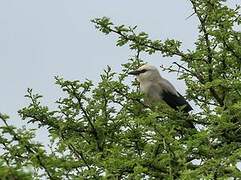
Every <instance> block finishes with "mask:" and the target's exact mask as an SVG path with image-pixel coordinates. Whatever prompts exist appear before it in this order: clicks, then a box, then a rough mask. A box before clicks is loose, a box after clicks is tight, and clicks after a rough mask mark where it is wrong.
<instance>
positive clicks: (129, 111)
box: [0, 0, 241, 179]
mask: <svg viewBox="0 0 241 180" xmlns="http://www.w3.org/2000/svg"><path fill="white" fill-rule="evenodd" d="M190 3H191V4H192V6H193V10H194V14H193V15H195V16H196V17H197V18H198V20H199V22H200V24H199V27H198V30H199V37H198V39H197V40H196V42H195V49H194V50H187V51H186V52H184V51H182V50H180V47H181V42H180V41H177V40H172V39H168V40H165V41H161V40H151V39H150V38H149V37H148V34H146V33H144V32H138V31H137V27H133V28H132V27H127V26H125V25H120V26H115V25H114V24H113V23H112V22H111V21H110V19H108V18H106V17H103V18H97V19H94V20H92V22H93V23H94V24H95V26H96V28H97V29H99V30H100V31H101V32H103V33H105V34H107V35H108V34H110V33H114V34H117V35H118V37H119V39H118V40H117V45H118V46H123V45H129V47H130V49H132V50H135V51H136V52H137V56H136V57H134V58H133V59H131V60H130V61H129V62H128V63H126V64H123V71H122V72H121V73H120V74H117V73H115V72H113V71H112V70H111V68H110V67H109V66H108V67H107V68H106V70H105V71H104V72H103V73H102V74H101V75H100V77H101V80H100V82H99V83H98V84H97V85H94V84H93V83H92V81H90V80H86V81H84V82H80V81H78V80H75V81H68V80H64V79H63V78H60V77H55V79H56V84H57V85H58V86H59V87H60V88H61V89H62V90H63V92H64V93H65V95H64V97H61V98H60V99H59V100H57V101H56V103H57V105H58V108H57V109H55V110H50V109H49V108H48V107H47V106H44V105H42V103H41V98H42V96H41V95H38V94H35V93H33V91H32V90H31V89H28V93H27V95H26V97H27V98H28V99H29V100H30V104H29V106H27V107H24V108H23V109H21V110H20V111H19V115H20V117H21V118H22V119H23V120H26V121H27V122H28V123H34V124H37V125H38V127H39V128H43V129H44V128H46V129H47V131H48V133H49V138H50V142H49V143H48V146H49V150H46V148H45V146H44V145H43V144H40V143H37V142H35V141H34V140H33V139H34V137H35V134H36V130H35V129H26V128H22V129H20V128H17V127H14V126H12V125H9V123H8V120H7V119H8V116H6V115H3V114H1V116H0V119H1V120H2V126H1V127H0V133H1V136H0V137H1V138H0V144H1V147H2V148H3V150H2V152H1V153H2V156H1V157H0V160H1V161H0V162H2V163H1V166H0V175H1V174H5V172H6V174H8V173H9V172H13V174H15V176H17V175H18V176H23V177H22V179H27V177H29V174H28V172H25V170H26V169H28V171H29V172H31V174H32V177H33V178H34V179H41V178H43V177H44V176H47V177H48V179H227V178H231V177H232V178H241V172H240V170H239V169H238V168H237V163H238V162H240V158H241V147H240V143H241V135H240V134H241V128H240V127H241V120H240V118H241V113H240V110H241V91H240V89H241V81H240V79H241V73H240V68H241V43H240V42H241V33H240V32H239V31H237V30H235V27H236V26H238V25H240V23H241V18H240V15H239V7H238V6H237V8H236V9H230V8H228V7H227V6H226V5H225V3H224V2H223V1H221V0H190ZM141 52H142V53H149V54H153V53H159V52H160V53H162V54H163V55H164V56H170V57H171V56H178V57H180V62H182V63H184V64H179V63H177V62H175V63H174V64H175V65H176V66H170V67H167V68H164V70H169V71H171V72H179V75H180V77H179V78H180V79H183V80H185V82H186V85H187V98H189V99H191V100H193V101H194V102H195V103H196V106H197V107H198V108H200V112H195V113H193V114H192V115H190V116H186V115H184V114H183V113H182V112H177V111H174V110H172V109H170V108H169V107H166V106H164V105H163V104H158V105H156V106H155V107H146V105H145V104H144V103H143V101H142V97H143V95H142V94H140V93H139V91H138V89H139V87H138V84H137V83H136V82H135V81H133V82H132V86H131V87H130V86H128V85H127V83H126V77H127V73H128V72H129V71H130V70H133V69H136V68H137V67H138V66H140V64H142V63H143V62H142V61H141V60H140V59H139V54H140V53H141ZM187 121H193V122H195V123H196V124H197V126H199V127H201V129H200V130H199V131H194V130H192V129H188V128H186V127H185V122H187ZM3 176H4V175H3ZM24 176H26V178H24ZM6 179H10V178H6ZM15 179H16V178H15ZM19 179H21V178H20V177H19Z"/></svg>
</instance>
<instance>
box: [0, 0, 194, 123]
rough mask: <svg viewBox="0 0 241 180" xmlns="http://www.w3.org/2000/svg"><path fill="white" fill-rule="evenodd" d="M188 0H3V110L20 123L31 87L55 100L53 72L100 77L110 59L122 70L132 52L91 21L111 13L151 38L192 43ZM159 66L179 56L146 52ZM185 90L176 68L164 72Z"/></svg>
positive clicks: (0, 46)
mask: <svg viewBox="0 0 241 180" xmlns="http://www.w3.org/2000/svg"><path fill="white" fill-rule="evenodd" d="M192 12H193V11H192V9H191V5H190V3H189V1H187V0H166V1H160V0H151V1H140V0H131V1H130V0H121V1H113V0H102V1H100V0H89V1H81V0H21V1H20V0H0V62H1V64H0V68H1V69H0V80H1V91H0V100H1V103H0V112H3V113H7V114H9V115H10V116H11V118H12V119H14V121H16V123H17V119H18V118H17V110H19V109H20V108H21V107H23V106H24V105H27V101H26V99H25V98H24V94H25V93H26V89H27V88H33V89H34V91H35V92H39V93H40V94H42V95H44V102H45V103H46V104H47V105H51V104H53V102H54V101H55V100H56V99H57V98H58V95H59V94H60V90H59V89H58V88H57V87H56V85H55V84H54V78H53V77H54V76H55V75H60V76H62V77H64V78H65V79H80V80H83V79H85V78H88V79H92V80H94V81H95V82H96V81H98V78H99V74H100V73H101V72H102V70H103V69H104V68H105V67H106V66H107V65H110V66H111V67H113V69H114V70H116V71H120V65H121V64H122V63H125V62H127V60H128V58H130V57H131V56H132V55H133V52H131V51H130V50H128V48H127V47H121V48H119V47H116V46H115V40H116V36H105V35H104V34H102V33H100V32H98V31H97V30H96V29H95V28H94V25H93V24H92V23H91V22H90V20H91V19H93V18H95V17H102V16H107V17H110V18H111V19H112V20H113V21H114V22H115V23H116V24H126V25H132V26H134V25H138V29H139V30H141V31H145V32H147V33H149V34H150V37H151V38H153V39H162V40H165V39H166V38H174V39H177V40H180V41H183V49H187V48H193V46H194V45H193V43H194V40H195V38H196V37H197V35H198V31H197V19H196V17H195V16H193V17H191V18H189V19H187V20H186V17H188V16H189V15H190V14H192ZM142 58H143V59H144V60H145V61H147V62H149V63H151V64H154V65H156V66H159V65H160V64H166V63H172V62H173V61H177V60H178V59H177V58H176V57H173V58H168V59H167V58H165V59H164V58H162V56H161V54H158V55H152V56H149V55H143V56H142ZM162 75H164V77H167V78H169V79H170V81H171V82H172V83H174V84H175V86H176V87H177V89H178V90H179V91H180V92H181V93H184V92H185V89H184V88H183V87H184V83H183V82H181V81H177V79H176V78H177V77H176V75H175V74H168V73H162Z"/></svg>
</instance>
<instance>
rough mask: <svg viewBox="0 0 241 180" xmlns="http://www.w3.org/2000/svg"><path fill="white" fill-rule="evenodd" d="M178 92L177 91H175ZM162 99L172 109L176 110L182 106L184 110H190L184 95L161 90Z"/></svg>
mask: <svg viewBox="0 0 241 180" xmlns="http://www.w3.org/2000/svg"><path fill="white" fill-rule="evenodd" d="M177 93H178V92H177ZM161 96H162V99H163V100H164V101H165V102H166V103H167V104H168V105H169V106H171V107H172V108H173V109H175V110H178V107H181V106H183V111H184V112H189V111H191V110H192V107H191V106H190V104H189V103H188V102H187V101H186V100H185V99H184V97H183V96H182V95H181V94H179V93H178V95H176V94H173V93H171V92H168V91H165V90H163V91H162V93H161Z"/></svg>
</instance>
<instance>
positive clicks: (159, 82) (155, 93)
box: [128, 64, 193, 113]
mask: <svg viewBox="0 0 241 180" xmlns="http://www.w3.org/2000/svg"><path fill="white" fill-rule="evenodd" d="M128 74H130V75H135V76H136V77H137V81H138V82H139V83H140V91H141V92H143V93H144V94H145V95H146V99H145V100H144V101H145V103H147V104H152V103H153V102H159V101H161V100H163V101H164V102H166V104H168V105H169V106H170V107H171V108H173V109H175V110H179V109H181V111H183V112H185V113H188V112H189V111H191V110H193V108H192V107H191V106H190V104H189V103H188V102H187V101H186V100H185V98H184V97H183V96H182V95H181V94H180V93H179V92H178V91H177V90H176V89H175V87H174V86H173V85H172V84H171V83H170V82H169V81H168V80H167V79H165V78H163V77H162V76H161V75H160V73H159V71H158V69H157V68H156V67H155V66H153V65H150V64H144V65H142V66H141V67H139V68H138V69H136V70H134V71H131V72H129V73H128Z"/></svg>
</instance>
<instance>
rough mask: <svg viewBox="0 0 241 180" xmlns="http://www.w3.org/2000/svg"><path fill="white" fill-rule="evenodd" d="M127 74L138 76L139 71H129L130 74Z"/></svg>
mask: <svg viewBox="0 0 241 180" xmlns="http://www.w3.org/2000/svg"><path fill="white" fill-rule="evenodd" d="M128 74H130V75H135V76H136V75H138V74H140V71H138V70H136V71H131V72H129V73H128Z"/></svg>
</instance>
